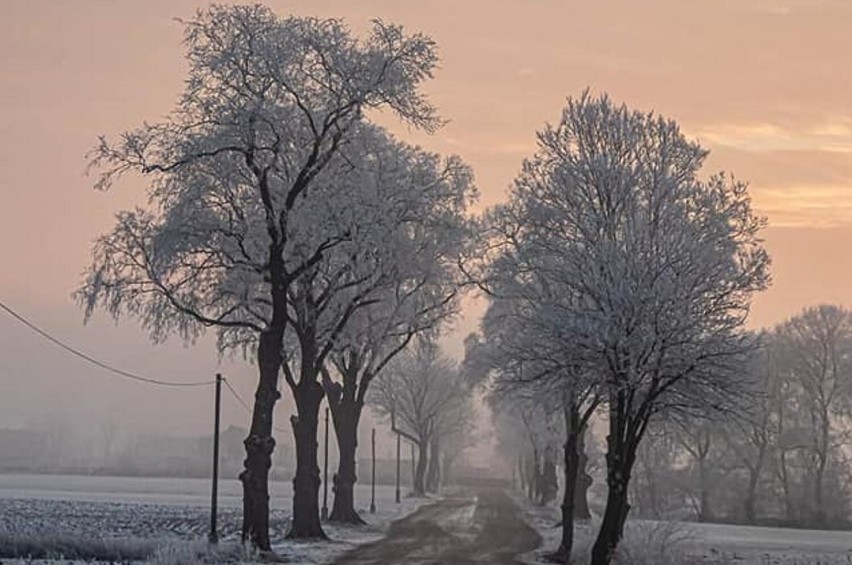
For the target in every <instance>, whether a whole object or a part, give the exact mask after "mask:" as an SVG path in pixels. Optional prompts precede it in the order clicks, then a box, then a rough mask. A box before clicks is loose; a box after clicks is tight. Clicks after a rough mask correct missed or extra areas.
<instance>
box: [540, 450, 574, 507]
mask: <svg viewBox="0 0 852 565" xmlns="http://www.w3.org/2000/svg"><path fill="white" fill-rule="evenodd" d="M553 451H554V450H553V449H552V448H550V447H548V448H547V449H545V450H544V460H543V462H542V470H541V504H542V505H547V504H550V502H551V501H552V500H553V499H554V498H556V494H557V493H558V492H559V479H558V478H557V477H556V461H555V460H554V454H553ZM575 464H576V463H575Z"/></svg>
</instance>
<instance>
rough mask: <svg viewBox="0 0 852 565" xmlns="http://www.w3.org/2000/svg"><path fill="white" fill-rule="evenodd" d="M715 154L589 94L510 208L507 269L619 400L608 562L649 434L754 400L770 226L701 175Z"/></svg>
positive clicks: (551, 132)
mask: <svg viewBox="0 0 852 565" xmlns="http://www.w3.org/2000/svg"><path fill="white" fill-rule="evenodd" d="M706 155H707V152H706V151H705V150H703V149H702V148H701V147H700V146H698V145H697V144H696V143H693V142H690V141H688V140H687V139H686V138H685V137H684V136H683V134H681V132H680V131H679V129H678V127H677V125H676V124H675V123H674V122H672V121H669V120H666V119H663V118H661V117H658V116H655V115H653V114H644V113H640V112H634V111H631V110H629V109H628V108H626V107H625V106H618V105H615V104H613V103H612V102H611V101H610V100H609V98H607V97H606V96H601V97H597V98H595V97H592V96H590V95H589V94H588V93H586V94H584V95H583V96H582V97H580V98H579V99H569V100H568V103H567V106H566V108H565V109H564V111H563V113H562V118H561V120H560V121H559V123H558V124H556V125H554V126H547V127H546V128H545V129H544V130H543V131H541V132H540V133H539V136H538V151H537V152H536V154H535V155H534V156H533V157H532V158H530V159H528V160H527V161H526V162H525V163H524V166H523V171H522V173H521V175H520V176H519V177H518V178H517V180H516V181H515V185H514V188H513V190H512V193H511V196H510V202H509V204H507V205H506V207H505V210H506V211H507V212H506V214H505V216H506V217H507V221H505V222H504V224H505V225H506V226H507V227H506V228H503V230H502V231H503V233H504V234H506V235H505V237H504V241H505V242H506V243H505V247H506V250H505V251H504V252H503V253H502V254H500V255H499V256H498V258H497V260H496V262H495V267H496V268H499V267H500V266H501V262H506V261H509V262H511V263H515V264H517V265H518V267H517V268H512V269H511V270H512V271H514V272H516V273H518V274H517V278H518V279H519V280H521V281H523V280H527V279H535V280H536V281H538V282H537V283H536V284H537V286H538V287H539V288H541V289H543V291H544V292H541V293H540V294H541V296H542V297H543V298H546V302H543V303H541V304H540V305H539V306H538V307H537V308H536V309H535V311H536V312H538V313H540V314H541V316H542V318H541V321H540V322H539V323H540V325H542V326H544V328H545V329H546V330H547V331H549V332H550V333H551V334H552V335H553V336H558V337H559V338H560V339H561V340H562V342H563V343H565V344H569V345H570V350H569V351H570V353H571V358H572V359H573V361H572V362H571V363H572V364H573V365H577V366H579V367H582V368H583V370H584V372H583V374H584V375H587V376H591V377H593V378H594V379H595V383H596V389H597V391H598V394H599V396H600V397H601V398H603V399H604V400H605V401H606V403H607V408H608V413H609V422H608V426H609V434H608V437H607V456H606V460H607V486H608V494H607V503H606V509H605V512H604V516H603V521H602V524H601V528H600V531H599V533H598V537H597V539H596V541H595V544H594V547H593V550H592V563H593V564H594V565H606V564H608V563H609V562H610V560H611V559H612V556H613V553H614V551H615V548H616V546H617V544H618V542H619V540H620V539H621V536H622V532H623V527H624V521H625V519H626V518H627V514H628V511H629V508H630V507H629V504H628V490H627V489H628V486H629V482H630V475H631V471H632V469H633V464H634V462H635V459H636V452H637V447H638V445H639V443H640V441H641V440H642V437H643V436H644V434H645V431H646V429H647V426H648V423H649V421H650V420H651V419H652V418H653V417H663V416H665V415H668V414H671V413H673V412H675V411H686V412H703V411H707V410H715V409H728V408H731V407H732V406H733V404H734V403H735V402H736V401H737V399H738V398H739V397H740V392H741V391H742V389H743V387H742V386H741V385H742V384H743V383H742V382H741V376H742V371H741V368H742V365H743V363H744V358H745V355H746V353H747V352H748V351H749V350H750V349H751V348H752V347H753V345H752V340H751V339H749V337H748V336H746V335H745V334H744V332H743V331H742V328H743V325H744V323H745V319H746V315H747V312H748V308H749V303H750V298H751V296H752V294H753V293H755V292H756V291H759V290H761V289H763V288H765V287H766V285H767V284H768V263H769V261H768V256H767V254H766V252H765V251H764V250H763V248H762V246H761V241H760V237H759V231H760V228H761V227H762V226H763V221H762V220H761V219H759V218H757V217H755V215H754V214H753V213H752V210H751V204H750V200H749V197H748V193H747V189H746V186H745V185H744V184H743V183H739V182H736V181H733V180H731V179H730V178H728V177H726V176H724V175H715V176H712V177H710V178H709V179H707V180H701V179H699V178H698V173H699V171H700V169H701V166H702V164H703V162H704V159H705V157H706ZM492 270H493V268H492ZM569 366H571V365H569Z"/></svg>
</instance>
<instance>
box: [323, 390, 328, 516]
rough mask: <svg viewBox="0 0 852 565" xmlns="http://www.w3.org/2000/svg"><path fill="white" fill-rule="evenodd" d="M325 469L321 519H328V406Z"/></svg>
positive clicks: (326, 414) (326, 409)
mask: <svg viewBox="0 0 852 565" xmlns="http://www.w3.org/2000/svg"><path fill="white" fill-rule="evenodd" d="M324 468H325V470H324V471H323V479H322V486H323V490H322V519H323V520H328V406H326V407H325V463H324Z"/></svg>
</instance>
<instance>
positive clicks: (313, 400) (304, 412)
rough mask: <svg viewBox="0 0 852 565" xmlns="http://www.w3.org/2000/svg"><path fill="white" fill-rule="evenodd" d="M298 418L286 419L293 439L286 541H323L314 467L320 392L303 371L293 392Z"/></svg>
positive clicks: (311, 377) (296, 416)
mask: <svg viewBox="0 0 852 565" xmlns="http://www.w3.org/2000/svg"><path fill="white" fill-rule="evenodd" d="M294 396H295V397H296V410H297V412H298V415H294V416H291V417H290V422H291V424H292V425H293V435H294V437H295V439H296V476H295V477H294V478H293V520H292V522H291V524H290V532H289V533H288V534H287V537H288V538H290V539H316V538H321V539H325V537H326V536H325V532H323V529H322V524H321V523H320V509H319V487H320V471H319V465H318V464H317V452H318V449H317V447H318V442H317V430H318V428H319V408H320V403H321V402H322V399H323V396H324V395H323V388H322V385H320V384H319V383H318V382H317V380H316V375H310V374H307V373H306V372H305V371H304V370H303V372H302V375H301V380H300V382H299V385H298V386H297V387H295V389H294Z"/></svg>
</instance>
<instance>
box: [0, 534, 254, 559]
mask: <svg viewBox="0 0 852 565" xmlns="http://www.w3.org/2000/svg"><path fill="white" fill-rule="evenodd" d="M0 559H14V560H21V562H22V563H26V562H30V561H33V560H69V561H86V562H92V561H102V562H110V563H122V562H129V561H144V562H146V563H150V564H151V565H199V564H206V563H211V564H212V563H239V562H244V561H257V555H253V554H251V553H250V552H249V551H248V550H245V549H243V547H242V546H241V545H240V544H238V543H236V542H233V543H225V544H220V545H218V546H211V545H209V544H208V543H207V542H206V541H201V540H198V541H174V540H169V541H163V540H159V541H158V540H151V539H117V538H82V537H79V536H70V535H27V534H20V533H9V532H0Z"/></svg>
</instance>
